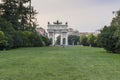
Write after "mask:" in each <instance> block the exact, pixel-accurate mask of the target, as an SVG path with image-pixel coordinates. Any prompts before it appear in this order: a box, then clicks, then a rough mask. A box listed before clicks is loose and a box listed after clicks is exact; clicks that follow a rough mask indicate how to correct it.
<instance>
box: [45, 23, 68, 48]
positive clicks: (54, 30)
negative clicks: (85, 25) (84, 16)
mask: <svg viewBox="0 0 120 80" xmlns="http://www.w3.org/2000/svg"><path fill="white" fill-rule="evenodd" d="M47 31H48V34H49V35H48V36H49V38H50V39H52V45H53V46H54V45H55V35H56V34H60V36H61V39H60V45H66V46H67V45H68V24H67V22H66V23H65V24H62V23H61V22H59V21H57V22H53V24H50V23H49V22H48V29H47ZM63 40H65V43H63V42H64V41H63Z"/></svg>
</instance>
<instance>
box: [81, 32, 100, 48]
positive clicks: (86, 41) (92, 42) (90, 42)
mask: <svg viewBox="0 0 120 80" xmlns="http://www.w3.org/2000/svg"><path fill="white" fill-rule="evenodd" d="M97 39H98V38H97V36H95V35H93V34H90V35H88V36H85V35H81V36H80V44H81V45H83V46H91V47H98V44H97Z"/></svg>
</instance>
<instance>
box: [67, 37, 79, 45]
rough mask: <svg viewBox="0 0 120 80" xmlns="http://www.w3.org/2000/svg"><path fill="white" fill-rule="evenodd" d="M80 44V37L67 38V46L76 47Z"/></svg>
mask: <svg viewBox="0 0 120 80" xmlns="http://www.w3.org/2000/svg"><path fill="white" fill-rule="evenodd" d="M79 42H80V37H79V36H76V35H69V36H68V44H69V45H78V44H79Z"/></svg>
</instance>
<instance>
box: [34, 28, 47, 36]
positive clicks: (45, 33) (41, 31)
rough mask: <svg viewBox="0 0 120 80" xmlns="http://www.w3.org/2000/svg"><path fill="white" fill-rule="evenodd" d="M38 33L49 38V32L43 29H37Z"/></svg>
mask: <svg viewBox="0 0 120 80" xmlns="http://www.w3.org/2000/svg"><path fill="white" fill-rule="evenodd" d="M36 31H37V32H38V34H39V35H42V36H47V32H46V31H45V29H43V28H42V27H39V28H36Z"/></svg>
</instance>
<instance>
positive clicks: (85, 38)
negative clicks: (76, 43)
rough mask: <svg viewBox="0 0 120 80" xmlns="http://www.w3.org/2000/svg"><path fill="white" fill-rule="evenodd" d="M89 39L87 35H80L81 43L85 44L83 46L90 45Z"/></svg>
mask: <svg viewBox="0 0 120 80" xmlns="http://www.w3.org/2000/svg"><path fill="white" fill-rule="evenodd" d="M87 39H88V38H87V36H85V35H81V36H80V44H81V45H83V46H88V42H87Z"/></svg>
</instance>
